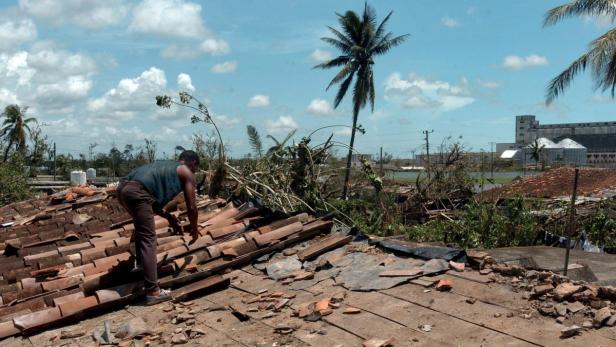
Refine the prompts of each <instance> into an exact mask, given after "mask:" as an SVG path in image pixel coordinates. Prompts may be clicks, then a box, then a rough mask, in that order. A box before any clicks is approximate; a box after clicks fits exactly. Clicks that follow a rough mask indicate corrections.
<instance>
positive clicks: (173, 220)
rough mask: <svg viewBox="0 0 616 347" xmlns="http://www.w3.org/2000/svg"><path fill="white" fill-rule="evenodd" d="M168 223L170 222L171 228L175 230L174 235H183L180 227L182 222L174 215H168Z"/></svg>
mask: <svg viewBox="0 0 616 347" xmlns="http://www.w3.org/2000/svg"><path fill="white" fill-rule="evenodd" d="M166 217H167V221H169V227H171V228H172V229H173V233H174V234H177V235H182V226H181V225H180V221H179V220H178V219H177V218H176V217H175V216H174V215H171V214H169V215H167V216H166Z"/></svg>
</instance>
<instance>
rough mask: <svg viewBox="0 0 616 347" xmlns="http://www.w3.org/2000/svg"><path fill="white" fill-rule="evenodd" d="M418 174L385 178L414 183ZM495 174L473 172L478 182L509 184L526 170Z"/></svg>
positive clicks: (390, 174)
mask: <svg viewBox="0 0 616 347" xmlns="http://www.w3.org/2000/svg"><path fill="white" fill-rule="evenodd" d="M531 174H533V173H531V172H526V175H531ZM417 175H419V172H416V171H394V172H387V173H386V174H385V178H387V179H391V180H395V181H396V182H400V183H413V182H415V180H416V179H417ZM421 175H422V177H425V175H426V173H425V172H422V173H421ZM493 175H494V176H493V178H491V173H490V172H483V173H482V172H472V173H471V176H473V177H474V178H476V179H477V181H478V182H477V183H478V184H481V180H482V179H483V183H484V184H489V183H493V184H499V185H500V184H507V183H509V182H511V181H512V180H513V179H514V178H516V177H519V176H524V172H521V171H499V172H494V174H493Z"/></svg>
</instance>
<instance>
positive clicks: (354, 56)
mask: <svg viewBox="0 0 616 347" xmlns="http://www.w3.org/2000/svg"><path fill="white" fill-rule="evenodd" d="M392 13H393V12H389V14H388V15H387V16H386V17H385V19H383V21H382V22H381V24H378V25H377V22H376V12H375V11H374V9H373V8H372V7H371V6H368V4H367V3H366V4H365V5H364V13H363V15H362V16H361V17H360V16H359V15H358V14H357V13H355V12H353V11H347V12H346V13H345V14H339V13H337V15H338V22H339V23H340V26H341V28H342V31H339V30H336V29H334V28H332V27H329V26H328V28H329V30H330V31H331V32H332V34H333V36H334V37H324V38H322V40H323V41H325V42H327V43H328V44H330V45H332V46H333V47H335V48H336V49H338V50H340V52H341V54H340V56H338V57H336V58H334V59H332V60H330V61H326V62H324V63H322V64H319V65H317V66H315V68H321V69H329V68H333V67H339V66H341V67H342V68H341V69H340V71H339V72H338V73H337V74H336V76H335V77H334V78H333V79H332V80H331V82H330V83H329V85H328V86H327V89H329V88H330V87H331V86H333V85H335V84H338V83H340V88H339V89H338V93H337V94H336V99H335V101H334V108H337V107H338V105H340V102H341V101H342V99H343V98H344V96H345V95H346V93H347V90H348V89H349V86H350V85H351V83H352V82H353V79H354V78H355V85H354V87H353V128H351V142H350V144H349V154H348V156H347V165H346V172H345V176H344V187H343V193H342V194H343V198H345V199H346V197H347V189H348V183H349V173H350V170H351V156H352V154H353V144H354V142H355V130H357V118H358V115H359V111H360V110H361V109H362V108H364V107H365V106H366V104H367V103H370V106H371V110H372V111H374V98H375V92H374V76H373V71H372V65H374V58H375V57H376V56H378V55H382V54H385V53H387V52H388V51H389V50H390V49H391V48H393V47H395V46H398V45H399V44H401V43H402V42H403V41H404V40H405V39H406V38H407V36H408V35H402V36H397V37H396V36H394V35H393V33H391V32H386V31H385V25H386V24H387V21H388V20H389V18H390V17H391V15H392Z"/></svg>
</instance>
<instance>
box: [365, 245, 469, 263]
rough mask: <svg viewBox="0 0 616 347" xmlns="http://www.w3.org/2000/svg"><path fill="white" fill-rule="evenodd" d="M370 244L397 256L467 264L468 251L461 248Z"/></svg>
mask: <svg viewBox="0 0 616 347" xmlns="http://www.w3.org/2000/svg"><path fill="white" fill-rule="evenodd" d="M370 244H371V245H375V246H378V247H380V248H383V249H385V250H387V251H389V252H392V253H394V254H396V255H406V256H409V257H413V258H419V259H425V260H430V259H443V260H453V261H455V262H457V263H465V264H466V251H465V250H463V249H459V248H452V247H441V246H410V245H404V244H402V243H399V242H393V241H387V240H379V241H372V242H370Z"/></svg>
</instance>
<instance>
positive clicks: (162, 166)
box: [117, 151, 199, 305]
mask: <svg viewBox="0 0 616 347" xmlns="http://www.w3.org/2000/svg"><path fill="white" fill-rule="evenodd" d="M198 167H199V157H198V156H197V153H195V152H194V151H184V152H182V154H180V158H179V161H175V160H166V161H157V162H154V163H150V164H146V165H143V166H141V167H139V168H136V169H135V170H133V171H132V172H131V173H129V174H128V175H127V176H126V177H124V178H122V179H121V180H120V184H119V185H118V189H117V195H118V200H119V201H120V203H121V204H122V206H124V208H125V209H126V210H127V211H128V213H129V214H130V215H131V217H133V223H134V224H135V231H134V234H133V236H134V237H133V238H134V240H135V252H136V257H137V263H138V264H141V266H142V267H143V274H144V282H145V293H146V302H145V303H146V305H152V304H156V303H159V302H163V301H165V300H169V299H170V298H171V292H170V291H169V290H165V289H160V287H159V286H158V269H157V264H156V229H155V226H154V214H157V215H159V216H162V217H164V218H166V219H167V220H168V221H169V226H171V227H172V228H173V229H174V231H176V232H180V231H181V227H180V224H179V222H178V220H177V218H175V216H173V215H172V214H170V213H168V212H167V211H164V210H163V207H164V206H165V205H166V204H167V203H168V202H169V201H171V200H172V199H173V198H174V197H175V196H176V195H178V194H179V193H180V192H184V199H185V200H186V209H187V213H188V220H189V222H190V230H191V234H192V242H194V241H196V240H197V239H198V238H199V231H198V229H197V224H198V222H197V218H198V217H197V205H196V196H195V195H196V193H195V171H196V170H197V169H198Z"/></svg>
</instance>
